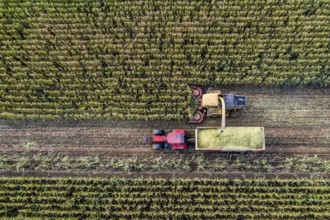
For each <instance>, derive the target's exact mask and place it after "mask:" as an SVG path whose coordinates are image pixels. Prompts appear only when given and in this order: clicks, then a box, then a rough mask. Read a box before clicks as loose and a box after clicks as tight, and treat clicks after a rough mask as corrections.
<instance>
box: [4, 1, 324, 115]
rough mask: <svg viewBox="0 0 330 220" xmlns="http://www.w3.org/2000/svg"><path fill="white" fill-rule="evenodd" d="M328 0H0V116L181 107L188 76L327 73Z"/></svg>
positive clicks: (175, 111) (241, 79) (266, 80)
mask: <svg viewBox="0 0 330 220" xmlns="http://www.w3.org/2000/svg"><path fill="white" fill-rule="evenodd" d="M329 19H330V5H329V2H328V1H327V0H321V1H313V0H295V1H285V0H271V1H253V0H239V1H238V0H235V1H215V0H203V1H185V0H179V1H173V0H172V1H145V0H138V1H90V0H88V1H85V0H65V1H62V0H42V1H32V0H27V1H18V0H3V1H1V2H0V25H1V27H0V88H1V89H0V118H2V119H59V118H60V119H61V118H65V119H95V118H98V119H110V118H111V119H145V120H154V119H161V120H169V119H179V120H182V119H185V118H186V117H187V115H188V111H189V110H188V109H189V108H188V105H189V103H188V101H187V100H188V97H189V95H190V93H189V91H188V89H187V87H188V86H189V85H258V86H260V85H263V86H264V85H275V86H279V85H313V86H328V85H329V84H330V78H329V72H330V65H329V64H330V56H329V48H330V45H329V43H330V41H329V39H330V35H329V33H330V25H329Z"/></svg>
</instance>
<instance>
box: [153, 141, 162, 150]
mask: <svg viewBox="0 0 330 220" xmlns="http://www.w3.org/2000/svg"><path fill="white" fill-rule="evenodd" d="M152 149H154V150H161V149H163V144H161V143H157V144H153V145H152Z"/></svg>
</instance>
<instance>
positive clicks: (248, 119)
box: [0, 87, 330, 158]
mask: <svg viewBox="0 0 330 220" xmlns="http://www.w3.org/2000/svg"><path fill="white" fill-rule="evenodd" d="M230 91H235V92H237V91H239V92H237V93H239V94H245V95H247V97H248V107H247V108H246V111H245V113H244V114H243V115H242V116H241V117H239V118H229V119H227V121H226V124H227V126H264V127H265V135H266V149H267V150H266V152H265V153H266V154H316V155H322V157H326V158H328V157H329V155H330V90H329V89H327V88H323V89H315V88H284V89H283V88H256V87H252V88H251V87H242V88H239V90H238V88H236V87H235V88H234V89H233V88H231V87H225V88H224V92H230ZM216 125H220V119H206V120H205V121H204V122H203V124H202V126H216ZM195 126H196V125H188V124H185V123H184V122H181V121H110V120H107V121H90V120H89V121H9V120H3V121H1V123H0V151H1V153H2V154H3V153H6V154H20V153H24V152H25V153H30V154H33V153H36V152H50V151H51V152H66V153H68V154H74V155H88V154H95V153H98V154H102V155H107V154H109V155H121V154H133V153H134V154H143V155H147V154H150V155H151V154H157V152H155V151H153V150H152V149H150V148H151V146H149V145H145V144H143V136H144V135H145V134H149V133H151V131H152V129H155V128H163V129H165V130H172V129H175V128H183V129H187V130H188V132H189V133H193V131H194V128H195ZM167 153H168V155H169V156H170V155H171V154H172V153H173V152H170V151H169V152H167ZM185 153H186V154H194V153H195V151H194V149H192V148H191V149H189V150H188V151H186V152H185ZM165 154H166V153H165ZM206 154H208V153H206Z"/></svg>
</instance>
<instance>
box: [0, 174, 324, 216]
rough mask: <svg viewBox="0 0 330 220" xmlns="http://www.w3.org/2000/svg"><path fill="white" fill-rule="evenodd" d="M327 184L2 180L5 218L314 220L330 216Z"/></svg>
mask: <svg viewBox="0 0 330 220" xmlns="http://www.w3.org/2000/svg"><path fill="white" fill-rule="evenodd" d="M329 186H330V182H329V181H327V180H317V179H315V180H308V179H296V180H292V181H291V180H281V179H276V180H266V179H247V180H228V179H194V180H193V179H170V180H169V179H167V180H166V179H151V178H148V179H116V178H111V179H87V178H86V179H78V178H12V177H9V178H7V177H6V178H1V180H0V195H1V199H0V214H1V215H2V216H5V217H18V218H25V217H31V218H33V217H40V218H49V217H51V218H58V217H76V218H77V217H83V218H84V217H85V218H211V217H212V218H267V219H276V218H283V217H286V218H313V219H325V218H328V217H329V216H330V213H329V210H328V207H329V205H330V200H329V195H330V191H329V189H330V187H329Z"/></svg>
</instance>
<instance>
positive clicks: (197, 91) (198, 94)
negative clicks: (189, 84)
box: [192, 86, 203, 99]
mask: <svg viewBox="0 0 330 220" xmlns="http://www.w3.org/2000/svg"><path fill="white" fill-rule="evenodd" d="M202 94H203V91H202V89H201V88H199V87H197V86H194V87H193V89H192V95H193V96H194V97H195V98H196V99H198V98H200V97H201V96H202Z"/></svg>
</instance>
